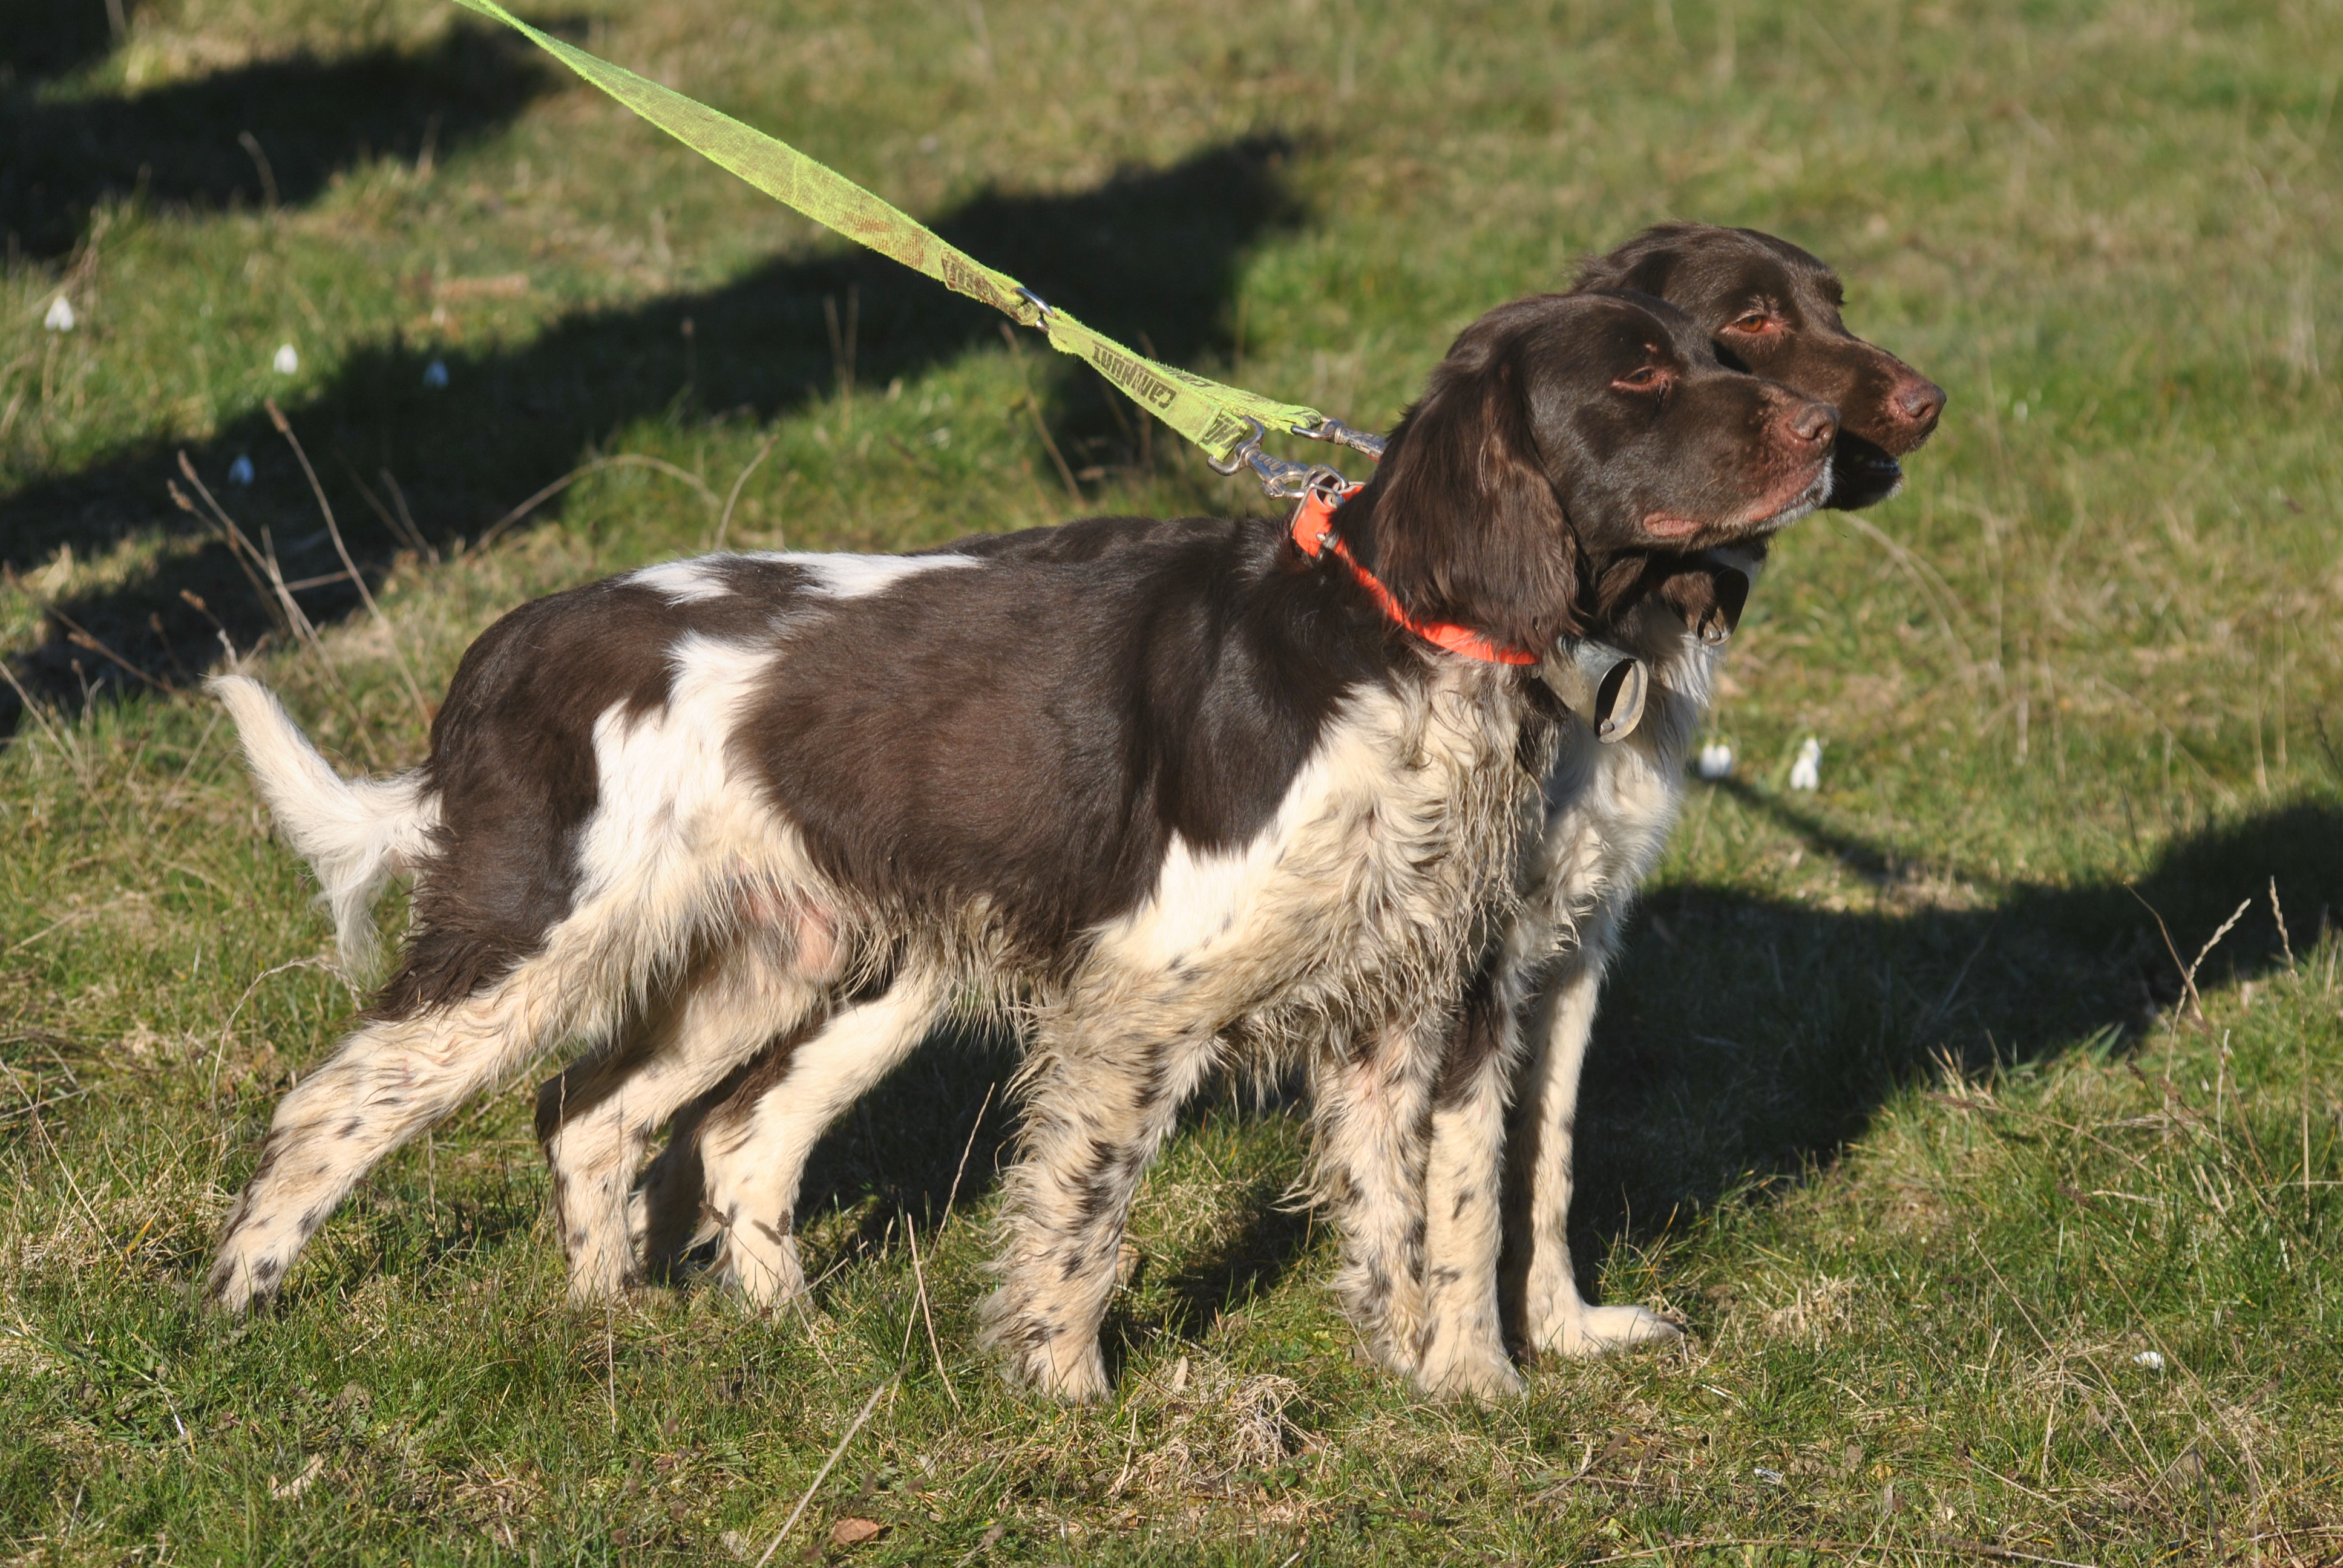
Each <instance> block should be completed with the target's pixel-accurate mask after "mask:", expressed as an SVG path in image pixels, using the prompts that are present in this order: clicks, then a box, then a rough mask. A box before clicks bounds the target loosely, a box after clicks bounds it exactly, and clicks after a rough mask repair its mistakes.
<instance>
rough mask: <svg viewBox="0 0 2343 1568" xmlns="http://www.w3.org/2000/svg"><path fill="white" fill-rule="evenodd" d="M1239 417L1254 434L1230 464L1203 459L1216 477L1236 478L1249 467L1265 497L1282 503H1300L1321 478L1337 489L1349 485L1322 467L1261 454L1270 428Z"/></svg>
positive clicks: (1234, 455)
mask: <svg viewBox="0 0 2343 1568" xmlns="http://www.w3.org/2000/svg"><path fill="white" fill-rule="evenodd" d="M1239 417H1240V418H1242V419H1243V420H1244V422H1245V423H1246V424H1248V425H1250V426H1252V435H1250V436H1247V437H1245V438H1244V439H1243V440H1242V441H1241V442H1239V443H1238V444H1237V447H1236V449H1235V450H1234V451H1232V452H1231V453H1230V454H1229V460H1228V461H1227V462H1225V463H1221V462H1215V461H1214V460H1213V459H1212V458H1210V457H1207V458H1205V459H1204V461H1205V463H1206V464H1208V465H1209V466H1210V467H1211V468H1212V472H1214V473H1215V474H1234V473H1235V472H1237V471H1238V470H1239V469H1241V468H1248V467H1249V468H1251V469H1252V471H1253V473H1254V475H1255V476H1256V477H1258V478H1259V479H1260V480H1261V487H1262V493H1263V494H1265V495H1269V496H1272V497H1275V498H1277V499H1279V500H1281V501H1295V500H1300V499H1301V498H1302V497H1303V496H1305V495H1307V494H1309V493H1310V487H1311V486H1312V484H1313V483H1315V482H1316V481H1317V480H1318V478H1319V477H1320V476H1321V475H1323V476H1325V477H1327V478H1329V479H1331V480H1332V482H1333V483H1335V484H1337V485H1340V484H1345V483H1347V482H1348V481H1346V480H1345V479H1344V478H1343V477H1342V475H1340V474H1338V473H1336V472H1334V470H1333V469H1332V468H1330V467H1327V466H1326V465H1325V464H1323V463H1295V462H1291V461H1289V460H1287V459H1286V458H1283V457H1275V456H1272V454H1270V453H1268V452H1264V451H1262V449H1261V438H1262V437H1263V436H1266V435H1268V434H1269V431H1268V429H1267V427H1264V426H1263V425H1262V422H1261V421H1260V420H1258V419H1255V418H1253V417H1251V416H1250V415H1240V416H1239Z"/></svg>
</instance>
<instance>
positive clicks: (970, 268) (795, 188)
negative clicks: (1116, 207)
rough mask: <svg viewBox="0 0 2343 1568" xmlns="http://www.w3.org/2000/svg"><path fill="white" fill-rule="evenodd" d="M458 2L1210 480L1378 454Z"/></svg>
mask: <svg viewBox="0 0 2343 1568" xmlns="http://www.w3.org/2000/svg"><path fill="white" fill-rule="evenodd" d="M458 4H459V5H467V6H469V7H470V8H471V9H472V10H475V11H478V12H479V13H480V14H481V15H486V16H493V17H495V18H496V19H497V20H498V21H499V22H502V23H504V24H506V25H508V26H510V27H513V28H515V29H517V30H518V31H519V32H521V33H524V34H526V35H528V37H529V38H530V39H531V40H532V41H533V42H535V43H536V44H537V45H538V47H539V48H541V49H543V50H545V51H546V52H547V53H548V54H549V55H553V56H554V57H555V58H557V59H558V60H559V61H560V62H561V63H562V64H563V65H567V66H568V67H569V68H570V69H571V70H573V71H575V72H577V73H578V75H581V76H583V77H585V78H586V80H588V82H591V83H593V84H594V85H596V86H598V87H599V88H601V89H602V90H603V91H604V92H606V93H608V94H609V95H610V96H612V97H614V98H616V99H618V102H620V103H622V104H624V105H626V106H627V107H628V108H630V109H632V110H634V112H635V113H637V114H638V115H640V116H642V117H643V118H644V119H647V120H649V122H650V123H651V124H653V125H655V126H658V127H659V129H661V130H663V131H665V132H667V133H668V135H669V136H673V137H675V139H676V140H678V141H679V142H681V143H682V144H683V145H684V146H688V147H689V148H691V149H692V150H693V151H694V152H696V153H699V155H700V156H703V157H706V158H707V159H709V161H710V162H712V163H716V164H719V165H721V166H723V167H725V168H727V169H729V170H730V171H732V173H734V174H736V175H738V176H740V177H741V178H742V179H744V180H747V181H748V182H749V184H750V185H752V186H756V187H757V188H758V189H759V190H760V191H763V192H764V193H765V194H766V195H767V196H771V197H772V198H773V199H774V200H776V201H779V202H782V203H785V204H787V205H788V206H791V207H794V208H796V209H797V210H798V211H799V212H801V213H803V214H804V215H805V216H808V217H809V218H811V219H813V220H814V221H815V222H816V223H819V224H821V225H823V226H826V227H829V228H833V229H836V230H837V231H838V232H839V233H840V234H842V235H844V236H846V237H847V238H849V239H851V240H855V241H858V242H859V243H860V244H862V245H866V246H870V248H871V249H872V250H875V251H877V252H879V253H880V255H882V256H892V257H894V258H895V259H896V260H897V261H900V262H901V263H902V264H903V265H904V266H908V267H910V268H911V269H912V270H913V271H915V272H923V273H925V274H927V275H928V276H930V277H932V278H934V279H935V280H936V281H937V282H938V283H940V284H942V285H943V286H945V287H946V288H949V289H950V290H951V291H952V292H953V293H955V294H964V295H966V296H968V297H969V298H970V299H974V300H978V301H980V302H981V303H983V304H986V305H990V306H991V307H993V308H994V309H996V310H999V311H1001V312H1002V313H1003V314H1005V315H1007V316H1009V317H1011V319H1013V320H1014V321H1016V322H1017V324H1018V325H1019V326H1021V327H1040V328H1041V330H1042V331H1044V332H1046V333H1048V334H1049V337H1050V346H1051V347H1053V348H1055V349H1057V350H1058V351H1059V352H1060V353H1061V354H1071V355H1073V356H1074V357H1077V358H1080V359H1084V360H1087V361H1089V362H1090V363H1091V365H1092V366H1094V367H1096V368H1097V370H1098V372H1099V374H1100V375H1101V376H1103V377H1106V378H1107V379H1108V380H1109V381H1111V382H1113V383H1114V385H1115V386H1116V387H1120V388H1121V390H1122V391H1123V392H1124V393H1125V394H1127V395H1128V396H1129V397H1131V400H1132V401H1133V402H1135V403H1137V404H1138V405H1139V406H1140V407H1142V408H1144V409H1146V410H1147V411H1148V412H1149V413H1151V414H1152V415H1154V416H1155V417H1157V418H1159V419H1161V420H1162V421H1163V422H1164V423H1165V424H1166V425H1169V426H1171V427H1172V428H1173V429H1174V430H1177V431H1179V432H1180V434H1182V436H1185V437H1188V439H1190V440H1191V441H1193V442H1194V443H1195V444H1196V445H1197V446H1199V447H1202V448H1203V450H1204V454H1205V456H1206V457H1209V458H1210V459H1212V467H1214V468H1215V469H1216V470H1218V471H1219V472H1221V473H1223V474H1233V473H1235V472H1236V471H1237V470H1238V469H1239V468H1240V467H1252V470H1253V471H1254V472H1255V473H1256V474H1257V475H1259V476H1260V477H1261V480H1262V487H1263V488H1265V489H1267V490H1268V491H1269V493H1270V494H1272V495H1273V496H1298V495H1300V494H1301V493H1302V489H1303V487H1305V486H1306V485H1307V483H1308V481H1309V479H1310V477H1311V476H1312V475H1313V474H1315V473H1317V472H1319V471H1320V470H1319V469H1317V468H1315V467H1312V466H1308V465H1304V464H1301V463H1290V462H1287V461H1285V460H1283V459H1282V458H1279V457H1272V456H1270V455H1269V454H1267V453H1264V452H1263V451H1262V449H1261V438H1262V435H1263V434H1264V433H1266V432H1267V431H1270V430H1277V431H1285V432H1291V433H1292V434H1293V435H1297V436H1308V437H1313V438H1315V439H1318V440H1322V441H1333V442H1337V443H1339V444H1341V445H1342V446H1346V447H1353V449H1355V450H1358V451H1362V452H1365V453H1367V454H1368V455H1369V456H1371V457H1380V456H1382V454H1383V441H1382V439H1381V438H1380V437H1374V436H1370V435H1366V434H1364V433H1363V432H1361V431H1357V430H1353V429H1352V428H1350V427H1348V426H1346V425H1344V424H1342V422H1341V421H1339V420H1335V419H1330V418H1328V417H1326V416H1325V415H1323V414H1321V413H1320V412H1319V411H1318V410H1317V409H1315V408H1310V407H1303V406H1302V405H1301V404H1298V403H1279V402H1276V401H1274V400H1272V399H1271V398H1267V397H1262V396H1261V395H1259V394H1258V393H1253V392H1247V391H1244V390H1242V388H1239V387H1223V386H1222V385H1221V383H1219V382H1217V381H1210V380H1207V379H1205V378H1204V377H1202V376H1196V375H1192V374H1191V373H1189V372H1188V371H1185V370H1179V369H1175V368H1173V367H1171V366H1169V365H1159V364H1157V363H1156V362H1155V361H1154V360H1152V359H1149V358H1147V357H1144V356H1143V355H1138V354H1134V353H1132V352H1131V350H1130V349H1128V348H1125V347H1123V346H1122V345H1121V344H1120V343H1117V342H1116V341H1114V339H1112V338H1111V337H1106V336H1105V335H1104V334H1102V333H1100V332H1096V331H1093V330H1092V329H1091V328H1090V327H1085V326H1083V325H1082V324H1081V322H1079V321H1077V320H1075V319H1074V318H1073V317H1071V316H1069V315H1068V314H1067V313H1066V312H1064V311H1062V310H1060V309H1058V308H1057V307H1054V306H1051V305H1047V304H1044V303H1043V302H1042V300H1041V297H1039V296H1037V295H1036V294H1034V292H1033V291H1032V290H1031V289H1030V288H1027V287H1026V286H1024V285H1023V284H1021V283H1019V282H1018V281H1017V280H1016V279H1015V278H1013V277H1011V276H1009V275H1008V274H1007V273H1005V272H995V271H994V270H993V269H992V268H990V267H989V266H985V265H984V264H983V263H982V262H980V261H979V260H977V259H976V258H975V257H974V256H970V255H969V254H968V253H967V252H966V251H963V250H960V249H959V248H957V247H955V246H950V245H947V244H945V243H944V242H943V240H942V239H941V238H940V237H939V236H937V235H936V234H935V232H934V231H933V230H931V229H930V228H928V227H927V226H924V225H922V224H920V223H919V222H917V221H916V220H914V219H913V218H912V217H911V216H910V215H909V214H907V213H904V212H902V211H900V210H899V209H897V208H896V207H894V206H890V205H889V204H888V203H886V202H884V201H881V200H880V198H879V197H877V196H873V195H871V194H870V192H869V191H867V190H864V189H863V188H862V187H861V186H859V185H856V184H855V183H854V182H853V181H852V180H850V179H848V178H847V177H846V176H843V175H841V174H840V173H838V172H837V171H836V170H834V169H831V168H829V167H827V166H824V165H821V164H819V163H816V162H815V161H814V160H813V159H811V158H809V157H808V156H805V155H804V154H803V153H801V152H799V151H798V150H797V149H796V148H795V147H792V146H789V145H788V144H786V143H783V142H779V141H776V140H774V139H773V138H772V137H771V136H767V135H765V134H764V133H763V132H762V131H759V130H756V129H754V128H752V127H750V126H744V125H742V124H741V123H740V122H739V121H738V120H736V119H734V118H732V117H731V116H729V115H724V114H719V113H718V112H717V111H716V110H714V109H711V108H709V106H707V105H705V104H702V103H699V102H698V101H696V100H694V99H691V98H687V97H685V96H684V95H682V94H681V93H679V92H676V91H674V90H672V89H670V88H668V87H662V86H660V85H659V84H658V83H657V82H653V81H649V80H646V79H645V78H643V77H641V76H638V75H635V74H634V73H633V72H632V71H628V70H625V69H623V68H621V67H619V66H617V65H611V64H610V63H609V62H608V61H607V60H599V59H597V58H595V57H594V56H593V55H589V54H588V53H586V51H585V50H583V49H580V48H578V47H576V46H575V45H569V44H565V43H563V42H562V41H561V40H560V39H558V38H556V37H553V36H551V35H548V34H545V33H541V32H539V31H538V29H537V28H535V27H532V26H530V25H528V23H526V22H524V21H522V20H521V19H520V18H519V17H518V16H516V15H513V14H512V13H511V12H509V11H508V10H506V9H505V8H504V7H503V6H502V5H498V4H497V0H458Z"/></svg>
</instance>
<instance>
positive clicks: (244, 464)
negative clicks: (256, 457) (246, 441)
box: [227, 457, 252, 485]
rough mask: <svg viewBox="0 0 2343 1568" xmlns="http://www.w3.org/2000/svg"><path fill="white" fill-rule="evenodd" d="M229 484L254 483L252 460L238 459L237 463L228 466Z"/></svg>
mask: <svg viewBox="0 0 2343 1568" xmlns="http://www.w3.org/2000/svg"><path fill="white" fill-rule="evenodd" d="M227 482H228V483H229V484H231V485H249V484H250V483H252V459H251V458H249V457H238V458H237V459H236V461H235V462H233V463H230V464H229V465H228V466H227Z"/></svg>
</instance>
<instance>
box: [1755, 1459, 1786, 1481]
mask: <svg viewBox="0 0 2343 1568" xmlns="http://www.w3.org/2000/svg"><path fill="white" fill-rule="evenodd" d="M1757 1479H1758V1480H1760V1481H1770V1482H1772V1483H1774V1484H1775V1485H1776V1486H1779V1485H1781V1484H1782V1479H1783V1478H1782V1473H1781V1472H1780V1471H1778V1470H1768V1469H1766V1468H1765V1466H1764V1465H1762V1464H1761V1465H1759V1466H1757Z"/></svg>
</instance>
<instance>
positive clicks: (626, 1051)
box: [537, 936, 822, 1302]
mask: <svg viewBox="0 0 2343 1568" xmlns="http://www.w3.org/2000/svg"><path fill="white" fill-rule="evenodd" d="M821 1002H822V988H821V987H820V985H819V984H818V983H816V982H814V981H812V980H809V979H807V978H806V977H805V976H804V975H803V974H802V973H801V972H800V971H799V967H798V964H797V962H796V959H795V954H794V951H793V950H792V949H791V948H790V947H789V944H787V943H785V942H781V941H779V940H774V939H772V938H771V937H769V936H759V937H752V938H750V939H749V940H740V941H738V942H736V943H735V944H734V945H733V946H731V947H729V948H728V949H726V950H723V951H721V952H719V953H717V954H715V955H713V956H711V957H710V958H709V959H708V960H705V961H703V962H702V963H700V964H698V965H695V966H694V967H693V968H692V969H691V970H689V971H688V972H687V973H686V974H685V975H684V976H683V977H682V978H681V979H680V980H678V981H677V982H676V984H675V985H674V987H673V988H672V990H670V991H669V994H667V995H666V996H664V997H663V998H661V999H660V1000H659V1003H658V1004H657V1005H655V1006H654V1007H653V1008H652V1009H651V1010H650V1012H649V1016H648V1017H647V1018H646V1019H645V1020H644V1024H643V1027H642V1028H641V1029H640V1030H639V1033H638V1035H637V1037H636V1038H635V1039H634V1040H630V1041H628V1043H627V1044H626V1045H624V1046H622V1047H621V1048H619V1049H616V1050H610V1051H608V1052H606V1053H604V1054H603V1055H601V1056H599V1057H597V1058H596V1059H594V1060H591V1061H588V1062H583V1063H580V1064H579V1065H578V1066H577V1067H574V1068H572V1069H570V1070H568V1072H565V1073H563V1074H562V1075H561V1076H560V1077H558V1078H557V1079H555V1080H554V1081H552V1082H550V1083H548V1084H547V1085H546V1086H545V1087H544V1088H543V1089H542V1090H540V1091H538V1106H537V1123H538V1137H539V1139H540V1140H541V1141H543V1143H544V1146H545V1157H546V1161H547V1163H548V1165H549V1166H550V1167H551V1169H552V1172H553V1201H554V1208H555V1211H556V1217H557V1221H558V1226H559V1229H560V1234H561V1240H562V1245H563V1247H564V1249H565V1250H567V1251H568V1254H569V1295H570V1299H571V1300H572V1301H578V1302H590V1301H600V1300H604V1299H606V1298H608V1297H610V1296H613V1295H616V1294H618V1292H621V1291H623V1290H624V1289H626V1288H627V1286H628V1285H629V1284H631V1283H633V1282H635V1281H636V1280H637V1279H638V1278H639V1270H638V1268H637V1266H636V1254H635V1248H634V1239H633V1235H632V1227H631V1225H630V1224H629V1222H628V1207H629V1200H630V1197H631V1194H632V1191H633V1189H634V1185H635V1172H636V1170H637V1168H638V1167H639V1165H640V1164H641V1162H642V1156H643V1153H644V1151H645V1150H646V1149H647V1148H648V1147H649V1143H650V1138H651V1134H652V1133H653V1132H654V1131H657V1129H658V1128H659V1124H660V1123H661V1122H663V1121H666V1120H667V1119H668V1118H669V1116H671V1115H673V1114H674V1113H675V1111H676V1110H677V1109H678V1108H679V1106H682V1105H684V1104H685V1103H687V1102H688V1101H691V1100H693V1099H695V1098H697V1097H698V1096H699V1095H701V1094H705V1093H706V1092H707V1091H709V1090H710V1089H712V1088H713V1087H715V1085H716V1084H717V1083H718V1082H719V1081H721V1080H722V1079H723V1077H724V1075H725V1074H726V1073H728V1072H729V1071H731V1070H733V1069H734V1068H735V1067H737V1066H739V1064H740V1062H742V1061H743V1060H746V1059H747V1058H748V1057H749V1056H750V1055H751V1054H753V1053H754V1052H755V1051H756V1050H757V1049H758V1048H759V1046H761V1045H763V1044H764V1043H765V1042H766V1041H768V1040H771V1039H772V1038H773V1037H774V1036H775V1035H777V1034H780V1033H783V1032H785V1031H787V1030H793V1029H796V1028H798V1027H799V1026H800V1025H802V1024H803V1023H804V1022H805V1021H806V1020H808V1018H809V1016H810V1015H812V1014H813V1013H814V1012H815V1011H816V1010H817V1009H818V1008H820V1005H821Z"/></svg>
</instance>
